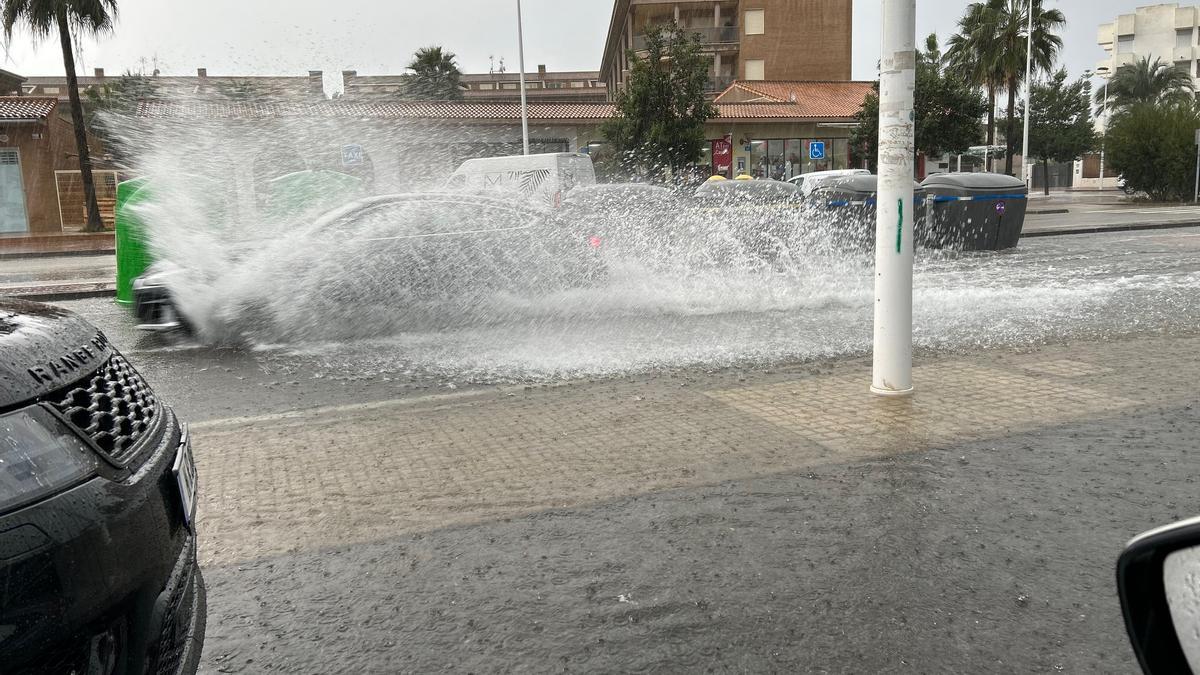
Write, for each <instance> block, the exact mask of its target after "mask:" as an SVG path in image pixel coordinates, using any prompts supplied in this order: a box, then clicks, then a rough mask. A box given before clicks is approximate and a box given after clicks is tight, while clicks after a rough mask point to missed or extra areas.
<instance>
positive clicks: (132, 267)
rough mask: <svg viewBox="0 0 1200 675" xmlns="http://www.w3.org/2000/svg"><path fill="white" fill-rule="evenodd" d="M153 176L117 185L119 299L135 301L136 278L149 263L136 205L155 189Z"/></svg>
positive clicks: (143, 226) (118, 300) (144, 227)
mask: <svg viewBox="0 0 1200 675" xmlns="http://www.w3.org/2000/svg"><path fill="white" fill-rule="evenodd" d="M149 182H150V179H149V178H147V177H145V176H143V177H141V178H134V179H132V180H126V181H121V182H120V183H118V184H117V222H116V243H117V302H118V303H119V304H122V305H132V304H133V280H134V279H136V278H138V277H139V276H141V275H142V274H143V273H144V272H145V271H146V268H147V267H149V266H150V262H151V261H150V253H149V251H148V250H147V244H146V226H145V224H144V223H143V222H142V221H141V219H140V218H138V216H137V214H136V213H135V209H133V207H134V206H135V205H137V204H139V203H141V202H143V201H145V200H146V199H147V198H148V197H149V196H150V193H151V192H152V190H150V189H149Z"/></svg>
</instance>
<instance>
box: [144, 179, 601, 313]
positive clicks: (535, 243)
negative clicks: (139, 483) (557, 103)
mask: <svg viewBox="0 0 1200 675" xmlns="http://www.w3.org/2000/svg"><path fill="white" fill-rule="evenodd" d="M602 247H603V238H602V237H601V236H600V235H599V234H598V230H597V229H596V228H595V223H590V222H586V221H585V222H575V221H569V220H564V219H560V218H555V217H554V215H553V213H552V212H551V211H549V210H546V209H540V208H531V207H529V206H526V205H523V204H522V203H520V202H516V201H511V200H507V199H502V198H495V197H487V196H481V195H468V194H457V193H412V194H396V195H383V196H377V197H370V198H366V199H361V200H358V201H355V202H352V203H350V204H347V205H346V206H343V207H341V208H339V209H336V210H334V211H331V212H329V213H327V214H325V215H324V216H322V217H321V218H319V219H318V220H317V221H316V222H314V223H312V224H310V225H308V226H306V227H303V228H301V229H299V230H298V231H296V232H295V233H293V234H290V235H288V236H287V237H285V238H281V239H277V240H273V241H270V242H265V243H263V242H259V243H257V244H256V245H255V246H231V249H237V250H243V251H245V250H249V251H251V253H248V254H245V255H243V257H241V258H240V259H238V260H236V261H234V267H236V268H237V270H238V273H239V274H242V275H243V277H244V278H243V280H244V282H245V284H244V285H245V286H249V287H252V290H251V291H250V292H249V295H250V296H251V297H248V298H242V299H241V302H242V304H243V307H244V309H243V310H240V313H244V312H245V311H250V312H255V313H269V312H270V309H269V305H270V304H271V302H270V299H271V298H273V297H274V296H275V295H276V292H277V291H278V290H279V289H281V288H287V289H290V292H289V304H290V305H292V306H291V307H289V308H288V311H289V313H293V314H294V313H297V312H300V311H302V310H301V307H303V310H304V311H306V312H307V313H309V314H312V315H314V316H317V317H319V318H320V319H321V320H322V321H323V322H324V323H326V324H328V323H330V321H331V320H334V319H335V318H336V317H337V316H340V315H341V314H343V313H350V314H353V313H355V312H362V311H364V308H366V307H369V306H371V305H374V304H379V303H385V304H387V305H388V306H389V307H391V308H396V307H400V308H404V307H408V308H411V309H412V311H413V313H414V314H416V313H420V312H421V311H422V310H423V308H426V307H428V306H429V304H430V303H434V304H437V305H438V306H437V308H436V309H432V310H431V311H433V312H435V313H441V312H443V311H444V310H445V307H446V304H447V303H450V302H452V303H454V304H456V305H457V306H467V305H469V304H471V303H472V302H475V301H480V300H481V299H482V297H483V296H486V295H488V294H494V293H497V292H511V293H517V294H521V295H531V294H538V293H543V292H553V291H558V290H563V289H569V288H573V287H579V286H588V285H593V284H596V283H598V282H600V281H602V280H604V279H605V278H606V275H607V269H606V267H605V263H604V260H603V258H602V256H601V248H602ZM187 276H188V272H186V271H184V270H181V269H180V268H178V267H177V266H172V265H168V264H160V265H159V266H157V267H156V268H155V269H154V270H153V271H152V273H150V274H147V275H146V276H144V277H142V278H140V279H138V280H137V281H136V282H135V284H134V306H135V312H136V314H137V315H138V317H139V318H140V319H141V321H142V326H141V327H143V328H149V329H171V328H177V327H180V326H184V327H186V325H187V319H186V317H185V316H184V313H183V312H181V311H180V309H179V308H178V307H177V303H176V302H175V297H174V294H175V290H174V288H173V287H174V286H175V285H177V284H178V285H186V284H187V283H188V279H187ZM253 289H257V291H255V290H253ZM255 292H258V293H260V296H261V297H252V296H254V294H255ZM234 313H235V314H237V313H239V311H235V312H234ZM360 316H361V314H360ZM271 320H272V317H270V316H266V317H258V319H257V320H256V321H255V323H259V324H261V323H269V322H270V321H271Z"/></svg>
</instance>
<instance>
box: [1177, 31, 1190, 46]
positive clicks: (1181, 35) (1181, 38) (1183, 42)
mask: <svg viewBox="0 0 1200 675" xmlns="http://www.w3.org/2000/svg"><path fill="white" fill-rule="evenodd" d="M1191 46H1192V29H1191V28H1179V29H1177V30H1176V31H1175V48H1176V49H1183V48H1185V47H1191Z"/></svg>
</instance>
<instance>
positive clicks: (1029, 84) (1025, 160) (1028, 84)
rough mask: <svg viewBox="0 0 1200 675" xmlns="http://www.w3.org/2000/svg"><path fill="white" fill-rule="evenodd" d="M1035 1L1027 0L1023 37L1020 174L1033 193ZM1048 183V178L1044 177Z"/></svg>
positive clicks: (1026, 187) (1027, 187)
mask: <svg viewBox="0 0 1200 675" xmlns="http://www.w3.org/2000/svg"><path fill="white" fill-rule="evenodd" d="M1036 3H1037V0H1029V34H1028V35H1026V36H1025V132H1024V136H1023V137H1022V139H1021V174H1022V175H1023V177H1024V178H1025V189H1026V190H1028V191H1030V192H1033V166H1032V165H1030V163H1029V113H1030V112H1032V111H1031V110H1030V109H1029V96H1030V94H1031V93H1032V91H1033V80H1032V79H1031V78H1032V77H1033V11H1034V5H1035V4H1036ZM1045 178H1046V181H1047V182H1049V180H1050V177H1049V176H1046V177H1045Z"/></svg>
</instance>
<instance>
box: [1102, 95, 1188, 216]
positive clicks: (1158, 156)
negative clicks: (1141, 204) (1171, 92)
mask: <svg viewBox="0 0 1200 675" xmlns="http://www.w3.org/2000/svg"><path fill="white" fill-rule="evenodd" d="M1197 129H1200V113H1198V112H1197V110H1196V108H1195V106H1193V105H1190V104H1181V105H1172V104H1166V105H1156V104H1152V103H1139V104H1136V105H1134V106H1132V107H1130V108H1129V109H1127V110H1125V111H1123V112H1121V113H1118V114H1117V115H1116V116H1115V117H1113V121H1112V124H1111V125H1110V126H1109V128H1108V138H1107V139H1106V141H1105V144H1106V146H1107V151H1108V160H1109V161H1110V162H1111V163H1112V166H1113V168H1114V169H1116V170H1117V171H1118V172H1120V173H1121V174H1122V175H1124V176H1125V180H1126V181H1127V182H1128V184H1129V187H1130V188H1132V189H1133V190H1136V191H1138V192H1145V193H1146V194H1147V195H1149V196H1150V198H1151V199H1153V200H1155V201H1164V202H1165V201H1184V200H1187V199H1190V198H1191V197H1192V193H1193V190H1194V188H1195V180H1196V145H1195V135H1196V130H1197Z"/></svg>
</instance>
